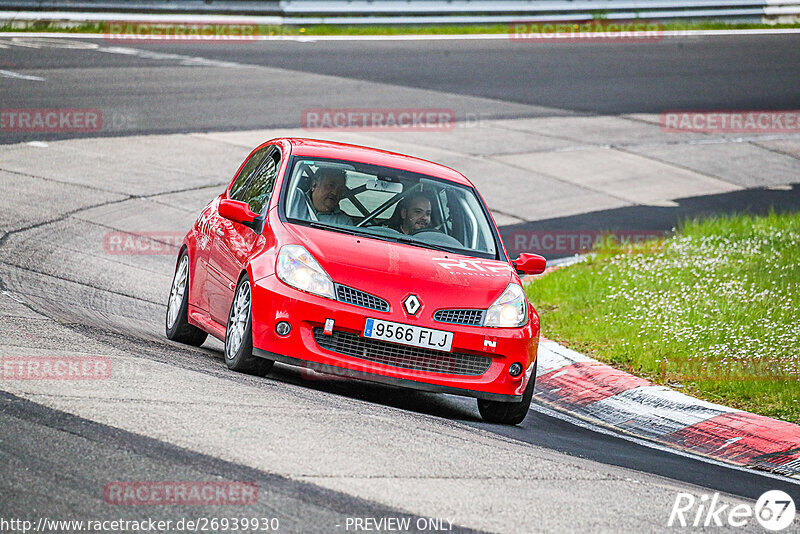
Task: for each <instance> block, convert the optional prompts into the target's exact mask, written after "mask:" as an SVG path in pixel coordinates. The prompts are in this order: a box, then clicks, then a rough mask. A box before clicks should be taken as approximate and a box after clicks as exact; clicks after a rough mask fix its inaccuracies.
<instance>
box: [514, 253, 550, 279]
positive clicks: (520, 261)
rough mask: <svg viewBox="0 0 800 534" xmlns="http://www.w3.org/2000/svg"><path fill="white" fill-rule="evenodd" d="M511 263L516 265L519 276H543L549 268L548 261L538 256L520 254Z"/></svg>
mask: <svg viewBox="0 0 800 534" xmlns="http://www.w3.org/2000/svg"><path fill="white" fill-rule="evenodd" d="M511 263H513V264H514V267H515V268H516V269H517V273H518V274H542V273H543V272H544V270H545V269H546V268H547V260H546V259H544V256H539V255H538V254H520V255H519V257H518V258H517V259H516V260H512V261H511Z"/></svg>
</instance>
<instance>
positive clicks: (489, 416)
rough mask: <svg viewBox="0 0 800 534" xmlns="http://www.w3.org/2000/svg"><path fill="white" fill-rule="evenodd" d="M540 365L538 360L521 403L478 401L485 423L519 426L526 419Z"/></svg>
mask: <svg viewBox="0 0 800 534" xmlns="http://www.w3.org/2000/svg"><path fill="white" fill-rule="evenodd" d="M538 363H539V362H538V360H537V362H536V363H535V364H534V365H533V372H532V373H531V378H530V380H528V386H527V387H526V388H525V392H524V393H523V394H522V400H521V401H519V402H498V401H490V400H483V399H478V411H479V412H480V413H481V417H483V420H484V421H486V422H488V423H499V424H501V425H518V424H520V423H521V422H522V420H523V419H525V416H526V415H528V409H529V408H530V407H531V399H532V398H533V388H534V387H535V386H536V365H537V364H538Z"/></svg>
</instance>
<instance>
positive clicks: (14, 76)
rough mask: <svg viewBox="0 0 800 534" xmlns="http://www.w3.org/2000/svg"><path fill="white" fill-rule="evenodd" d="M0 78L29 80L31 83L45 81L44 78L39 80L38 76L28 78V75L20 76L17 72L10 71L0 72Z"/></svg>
mask: <svg viewBox="0 0 800 534" xmlns="http://www.w3.org/2000/svg"><path fill="white" fill-rule="evenodd" d="M0 78H11V79H14V80H30V81H33V82H43V81H45V80H44V78H40V77H38V76H29V75H28V74H20V73H18V72H12V71H10V70H0Z"/></svg>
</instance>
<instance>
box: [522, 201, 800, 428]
mask: <svg viewBox="0 0 800 534" xmlns="http://www.w3.org/2000/svg"><path fill="white" fill-rule="evenodd" d="M527 291H528V296H529V298H530V300H531V302H532V303H533V304H534V306H535V307H536V309H537V310H538V311H539V314H540V316H541V322H542V334H543V335H544V336H545V337H547V338H550V339H553V340H556V341H559V342H561V343H564V344H565V345H567V346H570V347H572V348H574V349H575V350H578V351H580V352H583V353H585V354H588V355H591V356H593V357H595V358H597V359H599V360H602V361H605V362H607V363H609V364H611V365H613V366H615V367H618V368H621V369H624V370H626V371H629V372H632V373H634V374H637V375H640V376H643V377H645V378H647V379H649V380H652V381H653V382H656V383H658V384H666V385H669V386H672V387H676V388H680V389H682V390H683V391H685V392H687V393H690V394H692V395H695V396H698V397H700V398H703V399H706V400H709V401H712V402H718V403H721V404H726V405H729V406H732V407H735V408H741V409H744V410H748V411H752V412H755V413H759V414H762V415H766V416H769V417H776V418H778V419H783V420H786V421H791V422H794V423H800V311H798V310H800V213H793V214H780V215H779V214H774V213H772V214H770V215H767V216H762V217H754V216H747V215H737V216H730V217H724V218H712V219H705V220H699V221H697V220H695V221H687V222H685V223H684V224H683V225H682V226H681V228H679V229H678V230H677V232H676V233H675V235H674V236H672V237H669V238H667V239H665V240H664V241H662V242H660V243H659V242H652V243H648V244H645V245H639V246H629V247H626V248H616V249H614V248H607V249H604V250H598V251H596V253H595V254H592V255H590V257H589V260H588V261H586V262H584V263H580V264H576V265H573V266H570V267H566V268H564V269H561V270H557V271H555V272H553V273H551V274H548V275H546V276H544V277H542V278H538V279H535V280H534V281H533V282H532V283H531V284H530V285H528V286H527Z"/></svg>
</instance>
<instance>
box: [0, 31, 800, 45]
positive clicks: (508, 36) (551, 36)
mask: <svg viewBox="0 0 800 534" xmlns="http://www.w3.org/2000/svg"><path fill="white" fill-rule="evenodd" d="M792 34H800V28H759V29H748V30H669V31H663V32H660V33H659V36H663V37H706V36H709V37H710V36H730V35H739V36H747V35H792ZM514 35H515V34H513V33H488V34H474V35H469V34H459V35H449V34H439V35H313V36H312V35H308V36H306V35H254V36H252V37H247V38H244V39H236V38H235V37H234V36H231V37H229V38H226V39H224V40H220V42H226V43H231V42H239V41H241V42H242V43H247V42H253V41H297V42H314V41H481V40H508V41H510V40H512V37H514ZM537 35H539V36H540V37H538V38H536V39H522V38H515V39H514V41H515V42H516V41H519V42H520V43H531V42H540V41H544V42H549V41H557V40H558V37H557V36H558V35H563V34H558V33H541V34H537ZM4 37H31V38H53V39H112V38H113V40H114V42H115V43H120V42H121V41H123V40H124V41H130V43H131V44H135V43H137V42H140V43H147V44H152V43H155V42H158V41H159V40H163V41H165V42H167V43H179V42H186V43H190V44H191V43H204V42H215V41H216V40H215V39H209V40H207V41H201V40H191V39H186V40H176V39H172V40H170V39H155V38H151V39H141V38H139V37H137V36H132V37H131V38H129V39H125V38H124V37H123V36H118V35H113V36H112V35H106V34H98V33H47V32H36V33H34V32H0V39H2V38H4ZM627 40H631V41H635V39H627ZM586 41H587V42H592V41H593V40H592V39H586ZM621 42H624V41H621Z"/></svg>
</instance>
